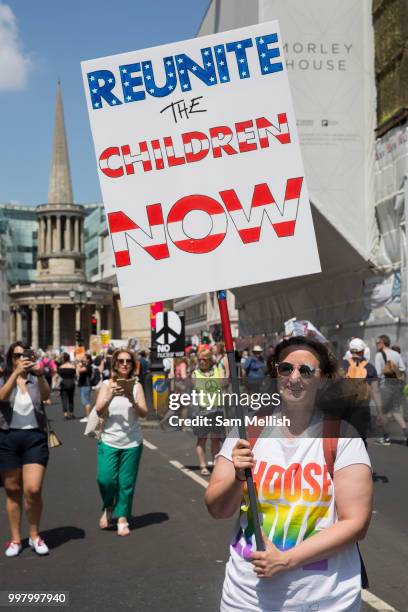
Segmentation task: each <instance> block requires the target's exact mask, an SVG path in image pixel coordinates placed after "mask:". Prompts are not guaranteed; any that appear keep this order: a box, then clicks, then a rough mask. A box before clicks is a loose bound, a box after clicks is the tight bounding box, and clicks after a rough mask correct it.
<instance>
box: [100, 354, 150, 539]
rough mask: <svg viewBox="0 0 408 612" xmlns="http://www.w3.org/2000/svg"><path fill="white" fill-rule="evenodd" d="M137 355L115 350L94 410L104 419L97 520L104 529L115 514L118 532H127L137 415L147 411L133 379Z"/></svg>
mask: <svg viewBox="0 0 408 612" xmlns="http://www.w3.org/2000/svg"><path fill="white" fill-rule="evenodd" d="M136 365H137V362H136V357H135V355H134V354H133V353H132V352H131V351H129V350H128V349H125V348H124V349H118V350H116V351H115V352H114V354H113V356H112V375H111V378H110V379H109V380H105V381H104V382H103V384H102V386H101V389H100V391H99V394H98V399H97V401H96V405H95V408H96V411H97V413H98V415H99V416H100V417H102V419H103V429H102V433H101V438H100V440H99V442H98V476H97V481H98V485H99V490H100V493H101V496H102V500H103V514H102V516H101V518H100V521H99V526H100V528H101V529H106V528H107V527H108V526H109V522H110V519H111V517H112V516H115V517H117V519H118V523H117V529H118V535H120V536H127V535H129V533H130V531H129V517H130V516H131V514H132V503H133V494H134V490H135V484H136V478H137V473H138V470H139V463H140V458H141V455H142V450H143V434H142V428H141V426H140V422H139V417H144V416H146V414H147V406H146V401H145V397H144V393H143V387H142V385H141V384H140V383H139V382H137V379H136V378H134V374H135V371H136Z"/></svg>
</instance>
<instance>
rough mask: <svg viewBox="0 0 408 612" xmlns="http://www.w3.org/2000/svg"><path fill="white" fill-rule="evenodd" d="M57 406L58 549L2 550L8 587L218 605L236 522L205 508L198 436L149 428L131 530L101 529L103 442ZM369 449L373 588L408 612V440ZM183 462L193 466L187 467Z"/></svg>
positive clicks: (194, 606) (99, 606)
mask: <svg viewBox="0 0 408 612" xmlns="http://www.w3.org/2000/svg"><path fill="white" fill-rule="evenodd" d="M78 412H79V411H78ZM49 414H50V416H52V418H53V419H54V422H53V425H54V427H55V429H56V431H57V433H58V435H59V436H60V437H61V438H62V439H63V442H64V444H63V446H62V447H60V448H56V449H53V450H51V461H50V464H49V468H48V471H47V477H46V484H45V489H44V515H43V520H42V527H43V530H42V535H43V537H44V539H45V540H46V541H47V543H48V544H49V546H50V548H51V554H50V555H49V556H48V557H43V558H39V557H37V556H36V555H35V554H34V553H33V552H32V551H31V550H30V549H28V548H25V549H24V550H23V552H22V554H21V555H20V557H18V558H16V559H6V558H5V557H4V556H0V590H11V589H13V590H15V589H21V590H35V591H43V590H47V591H50V590H52V591H60V590H62V591H68V592H69V596H70V606H71V608H73V609H75V610H78V611H80V612H82V611H84V612H85V611H96V610H102V611H104V610H111V609H114V610H121V609H133V610H135V611H136V612H159V611H160V612H161V611H162V610H172V612H193V611H196V610H197V611H202V612H216V611H217V610H218V605H219V598H220V593H221V586H222V581H223V575H224V569H225V562H226V560H227V553H228V540H229V536H230V532H231V528H232V521H231V520H228V521H215V520H213V519H212V518H211V517H209V515H208V514H207V511H206V509H205V508H204V504H203V495H204V490H205V489H204V487H203V486H202V483H203V479H201V481H200V477H199V482H197V481H196V480H193V479H192V478H191V473H192V474H193V475H197V474H198V472H197V471H196V467H195V466H196V458H195V453H194V439H193V437H192V435H191V434H189V433H188V432H180V433H164V432H162V431H161V430H160V429H158V428H157V427H148V428H145V438H146V440H147V442H148V446H146V447H145V449H144V455H143V458H142V465H141V470H140V474H139V480H138V484H137V488H136V494H135V503H134V514H135V516H134V518H133V519H132V525H131V526H132V532H131V535H130V537H128V538H119V537H118V536H117V535H116V532H115V530H114V529H113V530H112V531H109V532H102V531H101V530H100V529H99V527H98V519H99V515H100V499H99V494H98V490H97V486H96V482H95V472H96V444H95V442H94V441H93V440H90V439H88V438H85V437H84V436H83V435H82V434H83V430H84V425H83V424H82V423H79V422H78V421H72V422H64V421H63V420H62V415H61V412H60V409H59V408H58V407H52V408H51V409H50V410H49ZM152 445H154V446H155V447H156V448H152ZM369 450H370V455H371V457H372V461H373V467H374V469H375V472H376V474H375V505H374V514H373V520H372V525H371V528H370V530H369V534H368V536H367V538H366V540H365V541H364V542H363V544H362V546H361V549H362V552H363V556H364V559H365V562H366V565H367V569H368V574H369V578H370V591H371V592H372V593H374V594H375V595H376V596H377V597H379V598H380V599H381V600H383V601H385V602H387V604H388V605H389V606H391V608H388V609H395V610H398V611H400V612H405V611H408V603H407V602H408V584H407V580H406V568H407V566H408V537H407V536H408V527H407V525H408V515H407V513H406V507H407V503H408V494H407V490H408V489H407V485H406V479H407V476H406V474H407V469H408V448H405V447H404V446H402V445H399V444H397V443H394V444H393V445H392V446H390V447H380V446H376V445H374V444H372V443H370V446H369ZM170 461H175V462H176V463H175V464H171V463H170ZM177 462H178V463H177ZM180 465H183V466H186V467H187V468H190V470H191V472H188V473H187V474H186V473H183V471H182V470H181V469H179V467H180ZM0 500H2V501H1V506H0V540H1V541H6V540H7V539H8V532H7V528H6V517H5V512H4V503H3V500H4V493H2V492H1V489H0ZM24 529H25V527H24ZM25 544H26V542H25ZM379 605H380V606H381V604H378V602H377V603H376V604H375V607H374V608H373V607H371V606H369V605H367V604H364V605H363V610H364V611H365V612H368V611H372V610H373V609H384V610H385V609H386V608H384V607H378V606H379ZM336 612H340V611H336Z"/></svg>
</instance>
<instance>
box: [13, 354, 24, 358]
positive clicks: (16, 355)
mask: <svg viewBox="0 0 408 612" xmlns="http://www.w3.org/2000/svg"><path fill="white" fill-rule="evenodd" d="M13 357H14V359H21V357H24V353H13Z"/></svg>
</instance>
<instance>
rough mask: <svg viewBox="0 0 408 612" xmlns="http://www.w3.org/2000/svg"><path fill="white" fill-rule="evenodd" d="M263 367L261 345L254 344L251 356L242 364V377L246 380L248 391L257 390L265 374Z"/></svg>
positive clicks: (264, 365)
mask: <svg viewBox="0 0 408 612" xmlns="http://www.w3.org/2000/svg"><path fill="white" fill-rule="evenodd" d="M265 367H266V364H265V360H264V358H263V351H262V347H260V346H259V344H255V346H254V347H253V349H252V355H251V357H248V359H247V360H246V361H245V363H244V366H243V373H244V377H245V378H246V379H247V381H248V390H249V392H250V393H255V392H259V390H260V388H261V384H262V381H263V379H264V376H265Z"/></svg>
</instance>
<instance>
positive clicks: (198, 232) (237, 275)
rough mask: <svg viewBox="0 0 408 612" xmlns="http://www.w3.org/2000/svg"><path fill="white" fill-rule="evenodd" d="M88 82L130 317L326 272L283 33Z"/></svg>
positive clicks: (96, 70) (190, 45)
mask: <svg viewBox="0 0 408 612" xmlns="http://www.w3.org/2000/svg"><path fill="white" fill-rule="evenodd" d="M82 71H83V78H84V85H85V93H86V100H87V106H88V111H89V117H90V123H91V129H92V134H93V139H94V145H95V152H96V158H97V165H98V174H99V179H100V184H101V190H102V194H103V200H104V204H105V208H106V213H107V219H108V224H109V230H110V235H111V238H112V244H113V250H114V254H115V261H116V273H117V277H118V283H119V289H120V294H121V300H122V303H123V305H124V306H135V305H138V304H144V303H148V302H155V301H160V300H165V299H169V298H177V297H182V296H185V295H192V294H194V293H201V292H205V291H214V290H219V289H223V288H226V287H228V288H233V287H238V286H243V285H249V284H254V283H261V282H267V281H273V280H278V279H283V278H289V277H294V276H300V275H304V274H311V273H315V272H319V271H320V264H319V258H318V253H317V248H316V241H315V235H314V230H313V223H312V218H311V211H310V205H309V199H308V192H307V187H306V182H305V177H304V170H303V164H302V159H301V155H300V148H299V142H298V135H297V130H296V120H295V116H294V112H293V105H292V100H291V95H290V91H289V84H288V78H287V72H286V67H285V60H284V57H283V48H282V40H281V35H280V32H279V26H278V23H277V22H276V21H271V22H267V23H261V24H257V25H254V26H250V27H246V28H241V29H238V30H231V31H228V32H224V33H219V34H214V35H210V36H206V37H202V38H196V39H192V40H188V41H182V42H177V43H173V44H169V45H164V46H161V47H154V48H151V49H144V50H138V51H132V52H129V53H124V54H120V55H115V56H110V57H105V58H99V59H94V60H90V61H86V62H83V63H82ZM186 271H189V274H186Z"/></svg>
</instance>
